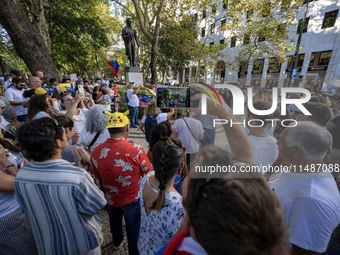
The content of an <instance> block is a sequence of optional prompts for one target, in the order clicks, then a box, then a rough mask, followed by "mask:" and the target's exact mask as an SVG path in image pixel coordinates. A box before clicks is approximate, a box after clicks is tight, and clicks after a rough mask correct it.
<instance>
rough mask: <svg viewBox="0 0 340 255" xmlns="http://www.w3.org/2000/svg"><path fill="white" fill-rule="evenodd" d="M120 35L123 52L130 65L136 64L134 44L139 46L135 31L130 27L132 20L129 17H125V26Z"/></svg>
mask: <svg viewBox="0 0 340 255" xmlns="http://www.w3.org/2000/svg"><path fill="white" fill-rule="evenodd" d="M122 37H123V40H124V44H125V54H126V56H127V57H128V59H129V61H130V66H136V49H135V48H136V46H135V41H136V43H137V46H138V47H139V42H138V38H137V32H136V30H134V29H133V28H132V22H131V19H130V18H127V19H126V26H125V27H124V28H123V29H122Z"/></svg>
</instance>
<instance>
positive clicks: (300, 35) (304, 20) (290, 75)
mask: <svg viewBox="0 0 340 255" xmlns="http://www.w3.org/2000/svg"><path fill="white" fill-rule="evenodd" d="M309 1H310V0H307V3H306V10H305V14H304V15H303V19H302V22H301V25H300V27H298V30H299V36H298V40H297V42H296V48H295V53H294V55H293V59H292V64H291V68H290V74H289V78H290V79H289V83H288V87H292V85H293V84H292V83H293V78H292V74H293V70H294V68H295V65H296V59H297V57H298V55H299V51H300V44H301V38H302V34H303V29H304V28H305V23H306V18H307V12H308V4H309Z"/></svg>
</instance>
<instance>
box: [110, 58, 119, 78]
mask: <svg viewBox="0 0 340 255" xmlns="http://www.w3.org/2000/svg"><path fill="white" fill-rule="evenodd" d="M107 64H108V65H109V66H110V67H111V68H112V69H113V70H114V72H113V76H114V77H117V76H118V73H119V67H120V65H119V64H118V62H117V60H112V61H107Z"/></svg>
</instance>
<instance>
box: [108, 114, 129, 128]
mask: <svg viewBox="0 0 340 255" xmlns="http://www.w3.org/2000/svg"><path fill="white" fill-rule="evenodd" d="M105 114H106V115H107V116H109V119H108V123H107V126H106V128H121V127H125V126H126V125H127V124H129V123H130V121H129V119H128V117H126V115H128V114H129V111H126V112H124V113H121V112H114V113H111V112H108V111H106V112H105Z"/></svg>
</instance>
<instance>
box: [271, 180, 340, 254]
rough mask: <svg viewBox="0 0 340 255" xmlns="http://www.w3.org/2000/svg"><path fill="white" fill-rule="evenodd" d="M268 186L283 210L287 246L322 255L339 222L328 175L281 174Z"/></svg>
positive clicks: (338, 203) (337, 198)
mask: <svg viewBox="0 0 340 255" xmlns="http://www.w3.org/2000/svg"><path fill="white" fill-rule="evenodd" d="M269 184H270V186H271V188H272V189H273V191H274V193H275V194H276V195H277V196H278V198H279V200H280V201H281V204H282V206H283V209H284V215H285V223H286V225H287V227H288V231H289V236H290V243H291V244H294V245H296V246H298V247H300V248H302V249H305V250H310V251H314V252H319V253H323V252H324V251H325V250H326V248H327V245H328V242H329V240H330V238H331V235H332V232H333V230H334V229H335V228H336V227H337V226H338V224H339V222H340V195H339V191H338V188H337V186H336V183H335V180H334V178H333V176H332V175H331V174H330V173H280V174H278V175H274V176H273V177H272V178H271V179H270V181H269Z"/></svg>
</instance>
